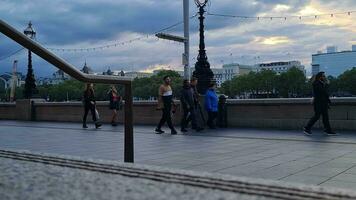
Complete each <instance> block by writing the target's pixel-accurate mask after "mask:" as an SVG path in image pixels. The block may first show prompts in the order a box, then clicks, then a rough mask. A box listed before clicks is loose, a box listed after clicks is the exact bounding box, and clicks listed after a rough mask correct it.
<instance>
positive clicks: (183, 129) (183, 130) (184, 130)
mask: <svg viewBox="0 0 356 200" xmlns="http://www.w3.org/2000/svg"><path fill="white" fill-rule="evenodd" d="M180 131H181V132H183V133H186V132H188V130H187V129H185V128H182V129H180Z"/></svg>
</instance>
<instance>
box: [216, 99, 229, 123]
mask: <svg viewBox="0 0 356 200" xmlns="http://www.w3.org/2000/svg"><path fill="white" fill-rule="evenodd" d="M217 125H218V127H220V128H227V108H226V97H225V95H220V96H219V102H218V119H217Z"/></svg>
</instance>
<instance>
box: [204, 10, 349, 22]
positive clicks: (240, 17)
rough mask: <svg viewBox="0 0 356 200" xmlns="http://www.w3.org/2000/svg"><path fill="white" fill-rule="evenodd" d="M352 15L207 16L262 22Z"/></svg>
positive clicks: (339, 13)
mask: <svg viewBox="0 0 356 200" xmlns="http://www.w3.org/2000/svg"><path fill="white" fill-rule="evenodd" d="M353 13H356V11H346V12H336V13H324V14H314V15H290V16H245V15H229V14H219V13H211V12H208V13H207V15H210V16H215V17H225V18H238V19H254V20H263V19H269V20H273V19H283V20H288V19H299V20H303V19H310V18H314V19H318V18H320V17H326V16H329V17H331V18H333V17H336V16H340V15H346V16H351V15H352V14H353Z"/></svg>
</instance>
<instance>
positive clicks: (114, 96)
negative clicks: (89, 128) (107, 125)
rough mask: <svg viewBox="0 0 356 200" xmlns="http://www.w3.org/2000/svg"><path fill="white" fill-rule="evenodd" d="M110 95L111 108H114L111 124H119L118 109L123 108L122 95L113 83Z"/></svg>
mask: <svg viewBox="0 0 356 200" xmlns="http://www.w3.org/2000/svg"><path fill="white" fill-rule="evenodd" d="M108 96H109V101H110V104H109V108H110V110H112V111H113V112H112V117H111V125H112V126H117V122H116V118H117V117H118V111H119V110H120V109H121V96H120V95H119V93H118V92H117V90H116V87H115V86H114V85H112V86H111V87H110V90H109V92H108Z"/></svg>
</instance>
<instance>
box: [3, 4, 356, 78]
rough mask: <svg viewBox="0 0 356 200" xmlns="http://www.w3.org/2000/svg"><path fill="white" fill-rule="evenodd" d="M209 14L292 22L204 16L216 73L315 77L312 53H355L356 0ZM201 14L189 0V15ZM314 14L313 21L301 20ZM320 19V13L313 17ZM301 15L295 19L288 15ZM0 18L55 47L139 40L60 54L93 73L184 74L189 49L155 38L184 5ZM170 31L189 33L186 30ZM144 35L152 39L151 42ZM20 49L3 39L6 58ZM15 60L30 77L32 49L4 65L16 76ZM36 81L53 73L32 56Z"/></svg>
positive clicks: (236, 7) (61, 9)
mask: <svg viewBox="0 0 356 200" xmlns="http://www.w3.org/2000/svg"><path fill="white" fill-rule="evenodd" d="M206 9H207V10H208V12H209V13H217V14H225V15H242V16H260V17H265V16H283V17H284V16H285V17H287V19H284V18H282V19H272V20H271V19H264V18H261V19H260V20H257V19H240V18H228V17H217V16H211V15H207V16H206V21H205V22H206V46H207V55H208V58H209V62H210V63H211V66H212V67H216V68H217V67H221V65H222V64H224V63H231V62H236V63H242V64H255V63H259V62H271V61H286V60H300V61H301V62H302V63H303V64H304V65H305V66H306V68H307V71H310V63H311V55H312V54H313V53H316V52H317V51H319V50H322V51H325V48H326V46H330V45H335V46H337V47H338V50H350V49H351V45H352V44H356V35H355V32H356V23H353V21H354V20H355V19H356V12H354V13H352V12H351V13H350V15H349V14H348V13H345V14H334V15H333V16H331V15H323V16H320V15H322V14H331V13H340V12H348V11H356V3H355V1H352V0H342V1H341V0H339V1H335V0H283V1H282V0H259V1H258V0H255V1H252V0H251V1H242V0H210V3H209V5H208V6H207V8H206ZM196 12H197V8H196V6H195V4H194V2H193V1H192V0H191V2H190V15H191V16H193V15H194V14H195V13H196ZM305 15H310V17H302V19H299V17H298V16H305ZM315 15H318V16H317V17H315ZM290 16H296V17H290ZM0 18H1V19H2V20H5V21H6V22H7V23H9V24H11V25H13V26H15V27H16V28H17V29H18V30H21V31H23V30H24V29H25V28H26V26H27V23H28V21H29V20H31V21H32V23H33V26H34V28H35V29H36V31H37V41H38V42H39V43H41V44H43V45H45V46H46V47H51V48H65V49H67V48H93V47H98V46H102V45H104V46H105V45H108V44H114V43H121V42H124V41H129V40H131V39H134V38H137V37H142V38H141V39H140V40H137V41H133V42H131V43H129V42H126V43H125V44H124V45H118V46H117V47H113V48H104V49H97V51H92V50H90V51H77V52H74V51H73V52H63V51H59V52H57V51H55V53H57V54H58V55H60V56H62V57H63V58H65V59H66V60H67V61H69V62H70V63H72V64H74V65H75V66H76V67H78V68H81V67H82V66H83V64H84V62H85V61H86V62H87V63H88V65H89V66H91V67H92V68H93V70H94V71H97V72H99V71H100V72H101V71H104V70H107V69H108V67H110V68H111V70H124V71H152V70H153V69H159V68H165V69H168V68H170V69H177V70H182V69H183V68H182V65H181V60H182V58H181V55H182V53H183V45H182V44H178V43H173V42H169V41H162V40H159V41H158V40H157V39H156V38H155V37H154V36H152V33H154V32H155V31H157V30H159V29H161V28H164V27H167V26H170V25H172V24H175V23H177V22H180V21H182V1H178V0H175V1H172V0H160V1H158V0H102V1H98V0H85V1H84V0H76V1H69V0H51V1H44V0H33V1H23V0H16V1H12V0H2V1H0ZM197 31H198V19H197V18H193V19H191V20H190V33H191V47H190V50H191V51H190V55H191V59H190V63H191V66H194V63H195V61H194V60H193V59H195V57H196V56H197V53H198V32H197ZM166 33H169V34H174V35H183V25H178V26H176V27H174V28H173V29H170V30H168V31H166ZM146 35H151V36H149V37H145V36H146ZM19 48H21V47H20V46H19V45H17V44H16V43H14V42H12V41H11V40H10V39H8V38H6V37H5V36H4V35H0V60H1V59H2V58H3V57H6V56H7V55H9V54H11V53H12V52H14V51H16V50H18V49H19ZM14 59H17V60H19V70H20V71H23V72H25V69H26V65H27V61H26V59H27V57H26V51H22V52H20V53H18V54H16V55H15V56H12V57H10V58H8V59H5V60H1V61H0V72H5V71H11V65H12V62H13V60H14ZM34 69H35V73H36V76H49V75H51V73H53V71H54V70H55V68H54V67H52V66H51V65H50V64H48V63H46V62H45V61H43V60H41V59H40V58H38V57H35V58H34Z"/></svg>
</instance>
